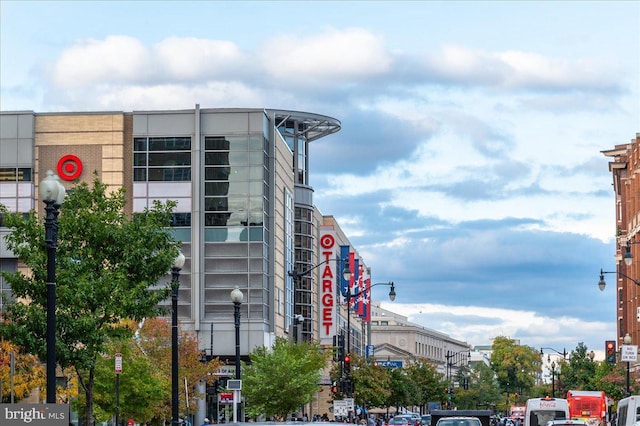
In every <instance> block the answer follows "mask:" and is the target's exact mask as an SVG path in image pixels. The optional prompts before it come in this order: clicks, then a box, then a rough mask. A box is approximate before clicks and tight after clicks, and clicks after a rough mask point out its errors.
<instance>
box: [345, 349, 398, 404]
mask: <svg viewBox="0 0 640 426" xmlns="http://www.w3.org/2000/svg"><path fill="white" fill-rule="evenodd" d="M351 364H352V366H353V367H352V368H353V373H352V380H353V383H354V394H353V397H354V398H355V403H356V405H362V406H366V407H382V406H384V402H385V399H386V398H387V397H388V396H389V394H390V393H391V392H390V390H389V385H390V383H391V378H390V377H389V374H388V372H387V370H386V369H385V368H383V367H381V366H378V365H375V364H370V363H368V362H367V361H366V359H365V358H363V357H360V356H352V361H351Z"/></svg>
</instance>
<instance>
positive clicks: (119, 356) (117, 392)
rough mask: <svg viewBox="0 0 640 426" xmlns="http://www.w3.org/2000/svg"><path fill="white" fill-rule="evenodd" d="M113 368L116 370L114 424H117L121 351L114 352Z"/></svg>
mask: <svg viewBox="0 0 640 426" xmlns="http://www.w3.org/2000/svg"><path fill="white" fill-rule="evenodd" d="M115 370H116V424H117V425H118V424H120V423H118V422H119V421H120V419H119V418H118V415H119V410H120V373H122V354H121V353H117V354H116V365H115Z"/></svg>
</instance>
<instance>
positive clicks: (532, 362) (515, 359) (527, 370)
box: [491, 336, 542, 412]
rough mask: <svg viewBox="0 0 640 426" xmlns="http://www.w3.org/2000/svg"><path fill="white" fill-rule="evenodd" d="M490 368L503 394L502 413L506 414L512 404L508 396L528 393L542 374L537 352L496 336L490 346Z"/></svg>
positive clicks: (511, 340)
mask: <svg viewBox="0 0 640 426" xmlns="http://www.w3.org/2000/svg"><path fill="white" fill-rule="evenodd" d="M491 368H492V369H493V371H494V372H495V374H496V378H497V380H498V383H499V384H500V388H501V389H502V391H503V392H504V393H505V401H504V411H505V412H507V411H508V409H509V405H510V403H511V402H513V399H512V397H511V396H510V395H514V394H515V393H516V392H517V393H521V394H522V393H527V394H528V393H530V390H531V389H532V388H533V387H534V385H535V383H536V378H537V377H538V376H539V375H540V374H541V372H542V362H541V360H540V353H539V352H538V351H537V350H535V349H532V348H530V347H528V346H522V345H518V344H516V342H515V340H513V339H510V338H508V337H504V336H498V337H496V338H495V339H494V341H493V345H492V353H491Z"/></svg>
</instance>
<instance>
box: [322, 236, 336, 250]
mask: <svg viewBox="0 0 640 426" xmlns="http://www.w3.org/2000/svg"><path fill="white" fill-rule="evenodd" d="M335 243H336V241H335V240H334V239H333V235H331V234H325V235H323V236H321V237H320V245H321V246H322V248H325V249H330V248H332V247H333V245H334V244H335Z"/></svg>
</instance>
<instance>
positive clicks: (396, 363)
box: [378, 361, 402, 368]
mask: <svg viewBox="0 0 640 426" xmlns="http://www.w3.org/2000/svg"><path fill="white" fill-rule="evenodd" d="M378 365H379V366H380V367H385V368H402V361H378Z"/></svg>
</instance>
